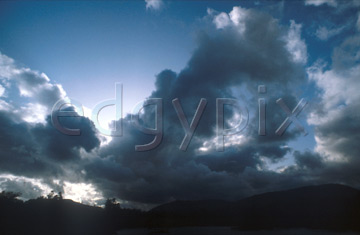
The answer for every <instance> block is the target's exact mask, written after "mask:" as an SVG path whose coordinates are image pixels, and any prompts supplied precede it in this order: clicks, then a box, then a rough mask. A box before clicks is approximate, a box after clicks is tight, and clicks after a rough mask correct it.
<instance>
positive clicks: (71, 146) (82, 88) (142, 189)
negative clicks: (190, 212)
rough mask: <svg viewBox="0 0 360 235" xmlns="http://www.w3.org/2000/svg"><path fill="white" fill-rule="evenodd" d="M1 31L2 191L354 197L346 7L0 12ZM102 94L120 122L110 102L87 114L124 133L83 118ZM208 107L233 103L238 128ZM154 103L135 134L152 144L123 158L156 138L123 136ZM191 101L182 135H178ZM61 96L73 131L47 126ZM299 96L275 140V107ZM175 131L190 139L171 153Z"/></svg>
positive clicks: (229, 113)
mask: <svg viewBox="0 0 360 235" xmlns="http://www.w3.org/2000/svg"><path fill="white" fill-rule="evenodd" d="M0 35H1V37H0V120H1V121H2V122H1V123H2V125H1V127H0V190H7V191H16V192H21V193H22V196H21V197H22V198H23V199H25V200H26V199H30V198H36V197H39V196H41V195H46V194H48V193H49V192H50V191H51V190H55V191H61V192H62V193H63V195H64V197H65V198H69V199H72V200H75V201H78V202H82V203H86V204H91V205H93V204H95V205H102V204H103V203H104V201H105V200H106V198H116V199H117V200H118V201H119V202H120V203H121V204H122V206H124V207H135V208H141V209H149V208H152V207H154V206H156V205H159V204H161V203H166V202H170V201H173V200H199V199H224V200H237V199H241V198H243V197H246V196H250V195H254V194H258V193H263V192H269V191H276V190H284V189H289V188H295V187H300V186H304V185H316V184H324V183H341V184H346V185H349V186H352V187H355V188H359V189H360V173H359V172H360V160H359V158H358V153H360V151H359V150H360V149H359V146H358V144H357V143H358V139H359V134H358V133H359V130H360V122H359V121H360V116H359V112H358V110H359V108H360V99H359V98H360V97H359V92H358V90H359V88H360V82H359V79H360V3H359V1H357V0H353V1H337V0H297V1H245V0H243V1H161V0H146V1H140V0H139V1H56V2H50V1H36V2H32V1H1V2H0ZM116 84H122V87H123V88H122V94H121V95H119V94H120V93H119V94H118V97H121V98H122V108H121V109H122V115H121V118H119V116H118V118H116V115H115V112H116V110H117V109H116V108H115V106H114V105H112V106H108V107H106V108H103V109H101V111H100V114H99V116H98V118H99V123H100V126H101V127H102V128H103V129H107V130H114V129H113V127H114V126H117V127H122V129H121V130H122V136H106V135H104V132H102V131H101V129H99V128H98V127H99V126H98V125H97V122H98V120H97V119H96V120H95V119H94V118H92V115H91V112H92V111H93V110H95V109H96V107H97V105H101V104H104V101H105V100H109V99H110V100H112V101H113V100H114V99H115V96H116V95H115V94H116V90H115V87H116ZM259 86H265V87H266V92H265V93H261V92H259V90H258V88H259ZM176 98H178V100H179V102H180V105H181V109H182V110H183V112H184V115H185V119H182V121H181V120H180V119H179V116H178V111H179V109H177V110H176V109H175V108H174V105H173V100H174V99H176ZM218 98H220V99H224V98H227V99H233V100H236V102H238V103H237V106H231V105H225V111H224V127H225V128H228V129H230V128H235V126H236V125H240V126H241V128H238V129H237V131H236V132H234V133H233V134H232V135H230V134H229V135H227V134H224V137H223V135H222V133H220V134H219V132H218V131H217V130H218V129H219V122H218V116H217V114H218V112H219V109H218V108H217V106H216V104H217V99H218ZM155 99H162V103H161V104H162V107H161V113H162V115H161V117H162V118H159V117H160V116H156V115H159V112H155V108H159V107H160V103H157V105H156V106H155V105H150V106H147V107H145V108H143V109H142V112H141V115H140V122H139V125H140V126H143V127H145V128H153V129H154V130H155V132H156V130H157V131H158V132H156V133H157V138H158V140H159V139H160V140H161V141H158V142H156V141H155V142H156V143H157V146H155V147H154V148H151V149H149V150H147V151H136V149H135V146H137V145H145V144H148V143H150V142H152V141H153V140H154V138H155V134H156V133H155V132H154V130H153V131H152V132H151V131H150V133H147V134H146V133H144V129H141V128H138V127H137V126H136V125H134V117H135V116H136V115H134V114H136V112H135V111H134V110H137V111H139V107H141V104H142V103H141V102H142V101H144V100H153V101H154V100H155ZM201 99H205V100H206V102H207V104H206V106H205V108H204V110H203V112H199V113H200V115H201V116H199V120H198V123H197V125H196V128H193V129H192V131H193V132H191V131H190V130H188V131H186V123H187V125H188V127H189V128H190V126H192V124H191V121H192V120H193V117H194V115H195V112H196V110H197V108H198V105H199V102H200V100H201ZM259 99H263V100H264V102H265V104H266V109H265V113H266V115H265V116H266V118H265V123H266V124H265V132H266V134H265V135H259V126H260V125H259V119H260V118H259V117H260V116H261V115H260V114H259V112H260V111H259V110H260V108H259ZM279 99H281V100H282V102H283V103H284V105H285V108H284V105H283V106H281V105H280V104H279V103H281V102H279ZM64 100H67V101H68V100H71V101H74V102H76V103H77V104H80V105H81V106H82V107H83V109H84V115H83V116H82V114H81V112H79V111H78V114H79V115H80V116H82V117H60V118H59V121H60V123H61V125H63V126H65V127H68V128H76V129H80V130H81V135H78V136H69V135H66V134H63V133H61V132H60V131H59V130H58V129H57V128H56V126H55V125H54V123H53V119H52V114H53V110H54V107H56V106H55V104H57V102H59V101H64ZM301 100H303V102H306V105H305V107H304V108H303V109H302V110H299V112H298V115H297V117H293V118H292V119H289V120H291V121H292V122H291V123H290V125H289V127H288V128H287V129H286V131H285V132H284V133H283V134H282V135H277V134H276V130H277V129H278V128H279V127H280V126H281V124H282V123H283V122H284V120H285V119H286V118H287V117H288V115H287V113H286V112H285V111H284V110H285V109H289V110H290V112H292V111H293V110H294V109H295V107H296V106H297V105H298V104H299V103H300V101H301ZM137 104H138V106H136V105H137ZM73 105H74V103H73ZM136 107H138V109H136ZM121 109H120V108H119V109H118V110H121ZM158 111H159V109H158ZM131 114H133V115H131ZM132 116H133V117H132ZM180 116H181V115H180ZM184 121H185V129H184V127H183V125H184ZM155 122H158V123H157V124H158V125H155ZM296 123H297V125H296ZM194 127H195V126H194ZM301 127H302V128H303V129H301ZM159 128H162V131H161V134H159V133H160V131H159V130H160V129H159ZM233 131H235V129H233ZM185 134H193V136H192V138H191V140H190V142H189V144H188V146H187V148H186V151H183V150H181V149H179V147H180V144H181V143H182V141H183V138H184V136H185ZM222 139H224V151H218V150H219V149H218V148H217V147H218V144H219V143H221V141H220V142H219V140H222Z"/></svg>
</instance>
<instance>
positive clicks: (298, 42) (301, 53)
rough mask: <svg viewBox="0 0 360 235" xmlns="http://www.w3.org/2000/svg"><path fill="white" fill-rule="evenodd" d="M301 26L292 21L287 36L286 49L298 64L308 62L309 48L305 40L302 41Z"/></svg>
mask: <svg viewBox="0 0 360 235" xmlns="http://www.w3.org/2000/svg"><path fill="white" fill-rule="evenodd" d="M301 27H302V25H301V24H296V23H295V21H293V20H291V21H290V28H289V31H288V34H287V35H286V38H285V41H286V48H287V50H288V51H289V52H290V54H291V55H292V56H293V60H294V62H296V63H304V64H305V63H306V62H307V47H306V43H305V41H304V40H302V39H301Z"/></svg>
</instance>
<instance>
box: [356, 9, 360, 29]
mask: <svg viewBox="0 0 360 235" xmlns="http://www.w3.org/2000/svg"><path fill="white" fill-rule="evenodd" d="M356 28H357V30H358V31H360V12H359V13H358V18H357V21H356Z"/></svg>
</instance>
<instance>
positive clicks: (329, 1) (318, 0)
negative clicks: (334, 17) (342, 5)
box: [305, 0, 337, 7]
mask: <svg viewBox="0 0 360 235" xmlns="http://www.w3.org/2000/svg"><path fill="white" fill-rule="evenodd" d="M323 4H326V5H329V6H331V7H336V6H337V2H336V1H335V0H305V5H313V6H321V5H323Z"/></svg>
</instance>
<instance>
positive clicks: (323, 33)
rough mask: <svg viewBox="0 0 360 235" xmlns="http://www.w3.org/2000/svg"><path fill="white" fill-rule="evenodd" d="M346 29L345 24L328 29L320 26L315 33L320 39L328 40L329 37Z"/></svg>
mask: <svg viewBox="0 0 360 235" xmlns="http://www.w3.org/2000/svg"><path fill="white" fill-rule="evenodd" d="M344 29H345V26H342V27H339V28H333V29H328V28H326V27H324V26H320V27H319V28H318V29H317V30H316V32H315V35H316V37H317V38H318V39H320V40H323V41H326V40H328V39H329V38H331V37H333V36H335V35H337V34H339V33H341V32H342V31H343V30H344Z"/></svg>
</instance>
